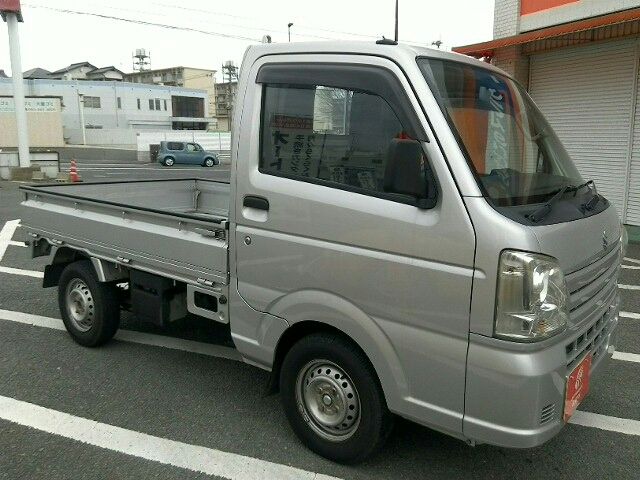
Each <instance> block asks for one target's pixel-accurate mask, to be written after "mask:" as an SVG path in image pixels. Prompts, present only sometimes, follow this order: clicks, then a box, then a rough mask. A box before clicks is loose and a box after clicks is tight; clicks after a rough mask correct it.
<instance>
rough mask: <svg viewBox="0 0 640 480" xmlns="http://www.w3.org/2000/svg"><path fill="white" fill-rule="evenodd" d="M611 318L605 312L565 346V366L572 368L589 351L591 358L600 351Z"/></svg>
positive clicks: (596, 355) (594, 357) (602, 347)
mask: <svg viewBox="0 0 640 480" xmlns="http://www.w3.org/2000/svg"><path fill="white" fill-rule="evenodd" d="M610 324H611V319H610V318H609V313H605V314H604V315H603V316H602V317H600V318H598V319H597V320H596V321H595V322H593V323H592V324H591V325H590V326H589V327H588V328H587V329H586V330H585V331H584V332H582V333H581V334H580V335H579V336H578V337H577V338H576V339H575V340H574V341H572V342H571V343H568V344H567V345H566V346H565V349H566V351H567V368H568V370H569V371H571V370H573V367H575V366H576V365H577V364H578V362H580V361H581V360H582V358H583V357H584V356H585V355H586V354H587V352H589V351H591V352H592V353H593V359H594V361H595V359H596V358H597V357H598V356H599V355H600V354H601V353H602V350H604V348H605V345H604V343H605V340H606V337H607V335H608V334H609V328H608V327H609V325H610Z"/></svg>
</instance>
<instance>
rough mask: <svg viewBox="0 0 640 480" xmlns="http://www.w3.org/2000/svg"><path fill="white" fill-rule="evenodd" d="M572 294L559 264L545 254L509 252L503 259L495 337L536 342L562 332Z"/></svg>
mask: <svg viewBox="0 0 640 480" xmlns="http://www.w3.org/2000/svg"><path fill="white" fill-rule="evenodd" d="M568 297H569V296H568V293H567V286H566V283H565V280H564V274H563V273H562V270H561V269H560V266H559V265H558V262H557V261H556V260H555V259H554V258H552V257H547V256H545V255H537V254H534V253H526V252H517V251H512V250H506V251H504V252H502V255H501V256H500V266H499V270H498V293H497V299H496V318H495V330H494V333H495V336H496V337H498V338H503V339H506V340H511V341H516V342H536V341H540V340H544V339H546V338H549V337H552V336H553V335H556V334H558V333H560V332H562V331H563V330H564V329H565V328H566V326H567V320H568V318H569V309H568Z"/></svg>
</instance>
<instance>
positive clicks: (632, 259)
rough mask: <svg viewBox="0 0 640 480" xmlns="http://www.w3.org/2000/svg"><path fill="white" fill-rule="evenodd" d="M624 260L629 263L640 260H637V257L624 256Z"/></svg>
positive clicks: (639, 261) (639, 262) (638, 262)
mask: <svg viewBox="0 0 640 480" xmlns="http://www.w3.org/2000/svg"><path fill="white" fill-rule="evenodd" d="M624 261H625V262H631V263H637V264H640V260H638V259H637V258H629V257H624Z"/></svg>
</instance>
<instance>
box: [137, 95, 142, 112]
mask: <svg viewBox="0 0 640 480" xmlns="http://www.w3.org/2000/svg"><path fill="white" fill-rule="evenodd" d="M138 110H142V105H141V104H140V99H139V98H138Z"/></svg>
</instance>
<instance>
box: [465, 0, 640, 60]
mask: <svg viewBox="0 0 640 480" xmlns="http://www.w3.org/2000/svg"><path fill="white" fill-rule="evenodd" d="M639 19H640V8H633V9H630V10H625V11H623V12H616V13H610V14H608V15H602V16H600V17H594V18H587V19H585V20H578V21H576V22H571V23H564V24H562V25H555V26H553V27H548V28H543V29H540V30H534V31H532V32H526V33H521V34H520V35H514V36H513V37H506V38H499V39H496V40H491V41H489V42H483V43H476V44H475V45H466V46H464V47H455V48H454V49H453V51H454V52H457V53H462V54H464V55H469V56H471V57H476V58H490V57H493V56H494V54H495V51H496V50H498V49H500V48H505V47H511V46H513V45H522V44H524V43H529V42H535V41H537V40H546V39H549V38H554V37H560V36H562V35H568V34H571V33H578V32H584V31H587V30H592V29H594V28H600V27H606V26H609V25H616V24H620V23H626V22H631V21H634V20H639Z"/></svg>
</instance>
